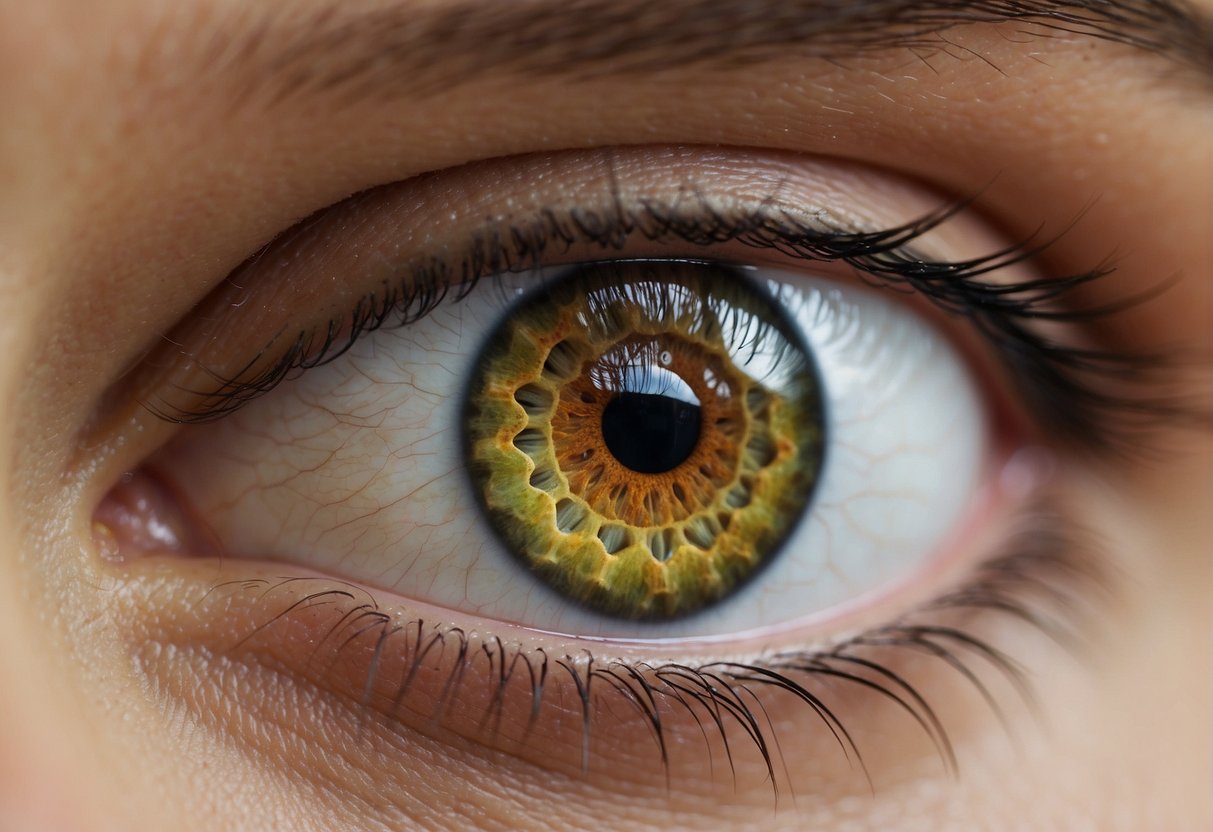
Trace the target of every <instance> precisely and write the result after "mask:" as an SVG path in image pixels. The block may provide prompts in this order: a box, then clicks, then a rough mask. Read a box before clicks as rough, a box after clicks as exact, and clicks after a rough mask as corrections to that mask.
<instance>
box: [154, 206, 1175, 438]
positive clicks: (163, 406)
mask: <svg viewBox="0 0 1213 832" xmlns="http://www.w3.org/2000/svg"><path fill="white" fill-rule="evenodd" d="M355 199H357V197H355ZM966 205H967V203H965V202H960V203H956V204H954V205H949V206H946V207H944V208H942V209H940V210H938V211H935V212H933V213H931V214H928V215H926V216H924V217H921V218H919V219H917V220H914V221H912V222H909V223H906V224H903V225H900V226H896V227H894V228H890V229H884V230H879V231H858V232H857V231H850V230H845V229H839V228H830V227H815V226H814V225H812V224H810V223H809V222H806V221H805V220H803V219H800V218H798V217H796V216H794V215H792V214H791V213H790V212H789V211H787V210H784V209H781V208H778V207H776V206H775V205H774V204H773V203H772V202H770V201H768V202H764V203H761V204H760V205H759V206H758V207H756V208H737V209H733V210H730V211H728V212H721V211H720V210H717V209H714V208H713V207H712V206H710V205H709V204H708V203H707V201H706V200H705V199H702V198H699V199H698V200H697V201H696V204H694V205H692V206H691V207H690V209H689V210H688V209H687V208H686V207H684V206H683V204H682V202H680V203H679V204H678V206H676V207H674V206H669V205H664V204H659V203H646V204H644V205H642V206H640V207H639V208H637V209H629V208H626V207H624V206H623V205H622V204H620V203H619V202H617V203H616V205H615V208H614V209H613V210H612V211H610V212H607V213H598V212H593V211H585V210H573V211H569V212H567V214H566V215H565V216H563V217H562V216H560V215H558V213H557V212H556V211H554V210H547V211H543V212H540V214H539V216H538V217H536V218H535V219H533V220H531V221H529V222H515V223H512V224H509V225H507V226H506V227H505V228H504V230H501V229H492V230H490V231H486V232H483V233H481V234H478V235H476V236H474V237H473V239H472V242H471V243H470V244H469V245H468V246H467V248H466V250H465V252H464V254H463V256H462V258H461V261H460V262H459V264H458V266H457V267H454V268H452V267H451V265H450V264H449V263H448V262H446V261H444V260H440V259H432V260H429V261H427V262H424V263H423V264H421V265H419V266H414V267H413V268H412V269H411V271H410V272H409V273H408V274H407V276H406V277H405V278H404V279H402V280H400V281H398V282H397V284H396V285H394V286H393V285H390V284H385V285H384V286H383V287H382V290H381V291H380V292H378V293H374V292H371V293H368V294H366V295H365V296H363V298H362V299H361V300H360V301H359V302H358V303H357V305H356V307H355V308H354V309H353V310H352V311H351V312H350V313H349V314H348V316H347V317H346V318H345V319H334V320H332V321H330V322H329V323H328V324H327V326H325V327H323V328H322V332H321V333H320V334H317V332H316V331H315V330H305V331H301V332H300V333H299V334H298V335H297V336H296V337H295V339H294V340H293V341H292V342H291V343H290V345H289V346H288V347H287V348H286V349H285V350H281V354H280V356H279V357H278V358H277V359H275V360H273V361H272V363H271V364H270V365H269V366H268V367H266V368H264V369H261V370H255V367H256V365H257V364H258V363H260V362H261V360H262V359H263V358H264V356H265V355H267V354H270V352H271V347H272V344H271V345H267V347H266V349H265V350H263V351H262V352H261V353H259V354H258V355H257V356H255V357H254V359H253V360H252V361H250V362H249V363H248V364H247V365H245V367H244V368H243V370H242V371H241V372H239V373H237V374H235V375H234V376H232V377H228V378H224V377H221V376H218V375H214V376H213V377H214V378H216V380H217V384H216V386H215V387H214V388H213V389H210V390H206V391H187V392H188V393H189V395H190V397H191V398H192V399H194V402H193V403H192V404H191V405H190V406H188V407H177V406H173V405H172V404H170V403H167V402H151V401H144V402H143V404H144V406H145V407H146V408H147V409H148V410H150V411H151V412H152V413H154V414H155V415H156V416H158V417H159V418H161V419H164V420H166V421H170V422H178V423H183V424H195V423H201V422H208V421H214V420H217V419H221V418H223V417H225V416H227V415H229V414H231V413H233V412H235V411H236V410H238V409H240V408H241V407H243V406H244V405H245V404H247V403H249V402H250V401H253V400H254V399H256V398H258V397H260V396H262V395H264V394H265V393H267V392H269V391H270V390H272V389H274V388H275V387H277V386H278V385H279V384H281V383H282V382H284V381H287V380H289V379H291V378H294V377H296V376H298V375H299V374H301V373H303V372H306V371H307V370H310V369H312V368H315V367H318V366H321V365H323V364H326V363H328V362H331V361H333V360H335V359H337V358H339V357H340V356H341V355H342V354H344V353H345V352H346V351H347V350H349V349H350V348H351V347H352V346H353V345H354V343H356V342H357V341H358V339H359V338H361V337H362V336H363V335H365V334H367V333H370V332H373V331H375V330H378V329H381V328H384V327H402V326H407V325H409V324H411V323H414V322H416V321H418V320H420V319H421V318H423V317H425V316H426V315H427V314H429V313H430V312H432V311H433V310H434V309H436V308H437V307H438V306H439V305H441V304H442V303H444V302H447V301H450V300H454V301H458V300H460V299H462V298H463V297H464V296H466V295H467V294H468V293H469V292H471V291H472V289H473V288H475V286H476V285H477V284H478V283H479V282H480V281H481V280H483V279H486V278H490V279H491V278H492V277H494V276H497V275H501V274H505V273H510V272H518V271H522V270H525V269H537V268H541V267H542V266H543V265H544V259H545V258H546V257H549V256H552V255H554V254H560V253H564V252H567V251H568V250H570V249H571V248H572V247H573V246H574V245H576V244H579V243H580V244H588V245H590V246H591V247H594V248H597V249H600V250H603V251H607V252H610V251H619V250H622V249H623V248H624V247H625V246H626V245H627V243H628V241H629V240H630V239H632V238H633V237H639V238H640V239H643V240H645V241H647V242H650V243H670V242H675V243H682V244H686V245H692V246H696V247H707V246H713V245H720V244H727V243H734V244H738V245H740V246H743V247H746V248H752V249H756V250H765V251H774V252H776V253H778V254H780V255H783V256H787V257H790V258H792V259H794V260H798V261H801V262H836V263H844V264H846V265H849V266H851V267H852V268H854V269H855V270H856V272H857V273H858V274H859V276H860V278H861V279H863V280H865V282H868V283H871V284H872V285H875V286H879V287H882V288H890V289H893V290H895V291H906V292H911V293H914V294H917V295H919V296H921V297H923V298H925V299H926V300H927V301H929V302H930V303H932V304H934V305H935V306H936V307H937V308H939V309H940V310H942V311H943V312H944V313H945V314H948V315H951V316H960V317H964V318H966V319H967V320H968V321H969V322H970V323H971V324H972V326H973V327H974V328H975V329H976V330H977V332H978V333H979V334H980V336H981V337H982V338H984V339H985V340H986V341H987V342H989V343H990V344H991V345H992V346H993V347H994V349H995V352H996V353H997V355H998V356H999V358H1000V359H1001V360H1002V362H1003V364H1004V366H1005V367H1006V369H1007V375H1008V377H1009V378H1010V379H1012V380H1013V383H1015V384H1017V385H1018V387H1019V393H1020V394H1021V395H1022V396H1023V397H1024V398H1025V400H1026V401H1027V403H1028V405H1029V407H1030V409H1031V410H1032V411H1033V412H1034V413H1035V414H1036V415H1037V417H1038V418H1039V419H1040V420H1041V422H1042V424H1043V425H1044V426H1045V427H1046V428H1048V429H1050V430H1052V431H1053V432H1054V434H1055V435H1056V436H1058V437H1059V438H1061V439H1064V440H1071V441H1073V442H1074V443H1075V444H1076V446H1079V447H1086V448H1089V449H1091V450H1105V451H1106V450H1116V451H1124V450H1127V449H1131V448H1134V447H1139V446H1140V442H1141V434H1142V433H1143V431H1144V430H1146V429H1147V428H1148V426H1149V424H1150V423H1151V421H1152V420H1156V419H1158V418H1179V417H1180V416H1181V415H1183V414H1184V413H1185V412H1186V408H1185V407H1184V406H1183V405H1182V404H1179V403H1176V402H1173V401H1170V400H1167V399H1166V398H1164V397H1163V396H1160V395H1149V394H1144V393H1142V392H1141V390H1140V388H1141V387H1144V386H1146V385H1145V381H1147V380H1150V381H1153V380H1154V379H1155V378H1156V377H1157V376H1158V375H1160V373H1161V371H1162V370H1163V369H1164V368H1165V367H1166V366H1167V365H1168V363H1169V358H1168V357H1163V356H1158V355H1142V354H1130V353H1121V352H1112V351H1107V350H1100V349H1091V348H1085V347H1077V346H1073V345H1069V344H1063V343H1059V342H1055V341H1052V340H1051V339H1049V338H1047V337H1046V336H1044V335H1043V334H1041V333H1040V332H1038V331H1037V329H1036V323H1037V322H1050V323H1078V322H1086V321H1091V320H1094V319H1097V318H1100V317H1103V316H1106V315H1110V314H1113V313H1115V312H1118V311H1122V310H1124V309H1126V308H1128V307H1131V306H1133V305H1135V304H1137V303H1140V302H1144V301H1146V300H1148V299H1150V298H1151V297H1153V296H1154V295H1155V294H1157V292H1158V291H1161V290H1165V288H1166V286H1165V285H1163V286H1160V287H1158V288H1157V289H1154V290H1148V291H1145V292H1142V293H1140V294H1138V295H1136V296H1133V297H1129V298H1126V299H1123V300H1122V301H1120V302H1119V303H1115V304H1110V305H1107V306H1104V307H1102V308H1099V309H1084V310H1068V309H1065V308H1060V307H1059V305H1058V302H1059V301H1064V300H1065V299H1066V297H1067V296H1068V295H1070V294H1071V293H1073V292H1074V291H1075V290H1077V289H1079V288H1080V287H1082V286H1085V285H1086V284H1089V283H1092V282H1095V281H1097V280H1100V279H1101V278H1103V277H1106V276H1108V275H1110V274H1111V273H1112V271H1113V269H1112V268H1111V267H1110V266H1108V265H1107V264H1106V263H1102V264H1100V265H1097V266H1096V267H1094V268H1092V269H1091V270H1089V271H1086V272H1082V273H1079V274H1074V275H1068V276H1061V277H1050V278H1042V279H1036V280H1032V281H1027V282H1020V283H1015V284H998V283H996V282H992V281H990V280H988V279H987V276H988V275H989V274H991V273H993V272H997V271H999V270H1001V269H1007V268H1010V267H1013V266H1015V265H1018V264H1021V263H1024V262H1028V261H1033V260H1035V259H1036V258H1038V257H1039V256H1040V255H1041V254H1042V253H1043V252H1044V251H1045V250H1046V249H1047V248H1048V247H1049V246H1051V245H1052V244H1053V243H1054V242H1056V238H1054V239H1052V240H1047V241H1044V242H1035V240H1034V236H1033V237H1029V238H1028V239H1025V240H1022V241H1020V242H1018V243H1016V244H1014V245H1010V246H1007V247H1006V248H1004V249H1002V250H1000V251H996V252H994V253H992V254H989V255H985V256H981V257H976V258H973V259H969V260H962V261H954V262H945V261H933V260H927V259H923V258H921V257H918V256H916V255H915V254H914V251H913V244H914V242H915V241H916V240H918V239H919V238H921V237H923V236H924V235H926V234H928V233H929V232H931V231H933V230H935V229H936V228H938V227H939V226H940V225H942V224H943V223H945V222H946V221H947V220H948V219H949V218H951V217H952V216H953V215H955V214H956V213H958V212H959V211H961V210H963V209H964V208H965V207H966ZM271 245H272V244H271ZM258 256H259V255H258ZM258 256H254V257H253V258H252V261H251V262H256V260H257V257H258ZM1125 378H1129V379H1135V380H1137V381H1139V382H1141V384H1139V385H1138V389H1137V390H1136V391H1134V392H1132V393H1125V392H1117V393H1111V392H1107V391H1105V390H1104V389H1103V383H1104V382H1109V381H1115V380H1117V379H1125Z"/></svg>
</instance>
